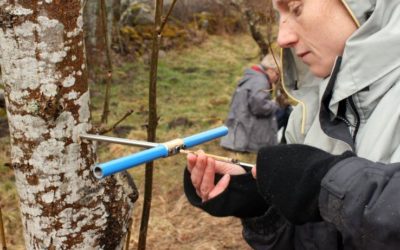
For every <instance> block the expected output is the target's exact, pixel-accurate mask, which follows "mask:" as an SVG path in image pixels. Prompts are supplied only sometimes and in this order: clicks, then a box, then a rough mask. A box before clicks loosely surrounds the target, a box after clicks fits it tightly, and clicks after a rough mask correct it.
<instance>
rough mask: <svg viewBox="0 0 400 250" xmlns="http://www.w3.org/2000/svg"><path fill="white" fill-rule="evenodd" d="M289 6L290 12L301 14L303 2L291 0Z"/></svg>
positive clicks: (296, 14)
mask: <svg viewBox="0 0 400 250" xmlns="http://www.w3.org/2000/svg"><path fill="white" fill-rule="evenodd" d="M288 8H289V11H290V13H293V14H294V15H295V16H299V15H300V14H301V11H302V10H303V3H302V2H301V1H290V2H289V3H288Z"/></svg>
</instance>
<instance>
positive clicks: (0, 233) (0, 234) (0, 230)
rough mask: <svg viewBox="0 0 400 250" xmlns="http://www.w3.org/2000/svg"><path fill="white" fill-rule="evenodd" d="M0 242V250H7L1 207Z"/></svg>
mask: <svg viewBox="0 0 400 250" xmlns="http://www.w3.org/2000/svg"><path fill="white" fill-rule="evenodd" d="M0 241H1V245H2V247H3V248H2V249H3V250H7V243H6V235H5V233H4V224H3V214H2V212H1V206H0Z"/></svg>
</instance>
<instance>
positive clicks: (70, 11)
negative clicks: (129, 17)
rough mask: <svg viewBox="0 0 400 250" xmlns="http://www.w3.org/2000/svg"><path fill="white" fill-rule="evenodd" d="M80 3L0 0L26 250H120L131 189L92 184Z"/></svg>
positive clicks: (123, 183)
mask: <svg viewBox="0 0 400 250" xmlns="http://www.w3.org/2000/svg"><path fill="white" fill-rule="evenodd" d="M82 23H83V22H82V1H81V0H69V1H60V0H53V1H40V0H31V1H22V0H21V1H18V0H0V54H1V55H2V60H1V61H0V65H1V69H2V73H3V75H2V77H3V81H4V86H5V99H6V103H7V113H8V120H9V126H10V138H11V158H12V159H11V162H12V166H13V168H14V171H15V179H16V185H17V190H18V193H19V196H20V210H21V214H22V220H23V223H22V224H23V227H24V237H25V244H26V249H122V247H123V243H124V242H123V240H124V237H125V235H126V232H127V227H128V225H129V220H130V218H131V212H132V208H133V204H134V202H135V201H136V199H137V190H136V187H135V186H134V183H133V181H132V180H131V179H129V178H128V176H127V175H126V174H121V175H115V176H114V177H109V178H107V179H106V180H103V181H98V180H96V179H94V177H93V175H92V173H91V166H92V165H93V164H94V161H95V158H96V155H95V146H94V145H93V144H92V143H90V142H86V141H81V140H80V139H79V135H80V134H82V133H88V132H90V131H91V130H92V126H91V123H90V111H89V92H88V86H87V72H86V66H85V56H84V46H83V45H84V43H83V32H82Z"/></svg>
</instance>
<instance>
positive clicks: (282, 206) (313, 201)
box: [257, 144, 355, 224]
mask: <svg viewBox="0 0 400 250" xmlns="http://www.w3.org/2000/svg"><path fill="white" fill-rule="evenodd" d="M352 156H355V155H354V153H352V152H350V151H346V152H345V153H343V154H342V155H332V154H329V153H327V152H325V151H322V150H320V149H318V148H314V147H311V146H307V145H301V144H291V145H278V146H270V147H264V148H261V149H260V151H259V152H258V155H257V183H258V187H259V190H260V193H261V195H262V196H263V197H264V198H265V199H266V200H267V201H270V202H271V204H272V205H274V206H275V207H276V208H277V209H278V210H279V211H280V212H281V213H282V214H283V215H284V216H285V217H286V219H288V220H289V221H290V222H291V223H293V224H304V223H307V222H316V221H321V220H322V218H321V215H320V213H319V208H318V196H319V192H320V190H321V186H320V185H321V181H322V179H323V177H324V176H325V174H326V173H327V172H328V171H329V169H330V168H331V167H333V166H334V165H335V164H336V163H338V162H339V161H341V160H344V159H346V158H348V157H352Z"/></svg>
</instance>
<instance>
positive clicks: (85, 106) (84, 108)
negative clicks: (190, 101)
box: [75, 91, 90, 123]
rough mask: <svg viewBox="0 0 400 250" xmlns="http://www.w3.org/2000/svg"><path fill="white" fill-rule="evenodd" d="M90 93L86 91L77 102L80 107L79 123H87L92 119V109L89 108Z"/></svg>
mask: <svg viewBox="0 0 400 250" xmlns="http://www.w3.org/2000/svg"><path fill="white" fill-rule="evenodd" d="M89 100H90V96H89V91H86V93H84V94H83V95H81V97H80V98H79V99H78V100H76V101H75V104H76V105H78V106H79V107H80V108H79V122H81V123H86V122H88V121H89V118H90V108H89Z"/></svg>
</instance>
